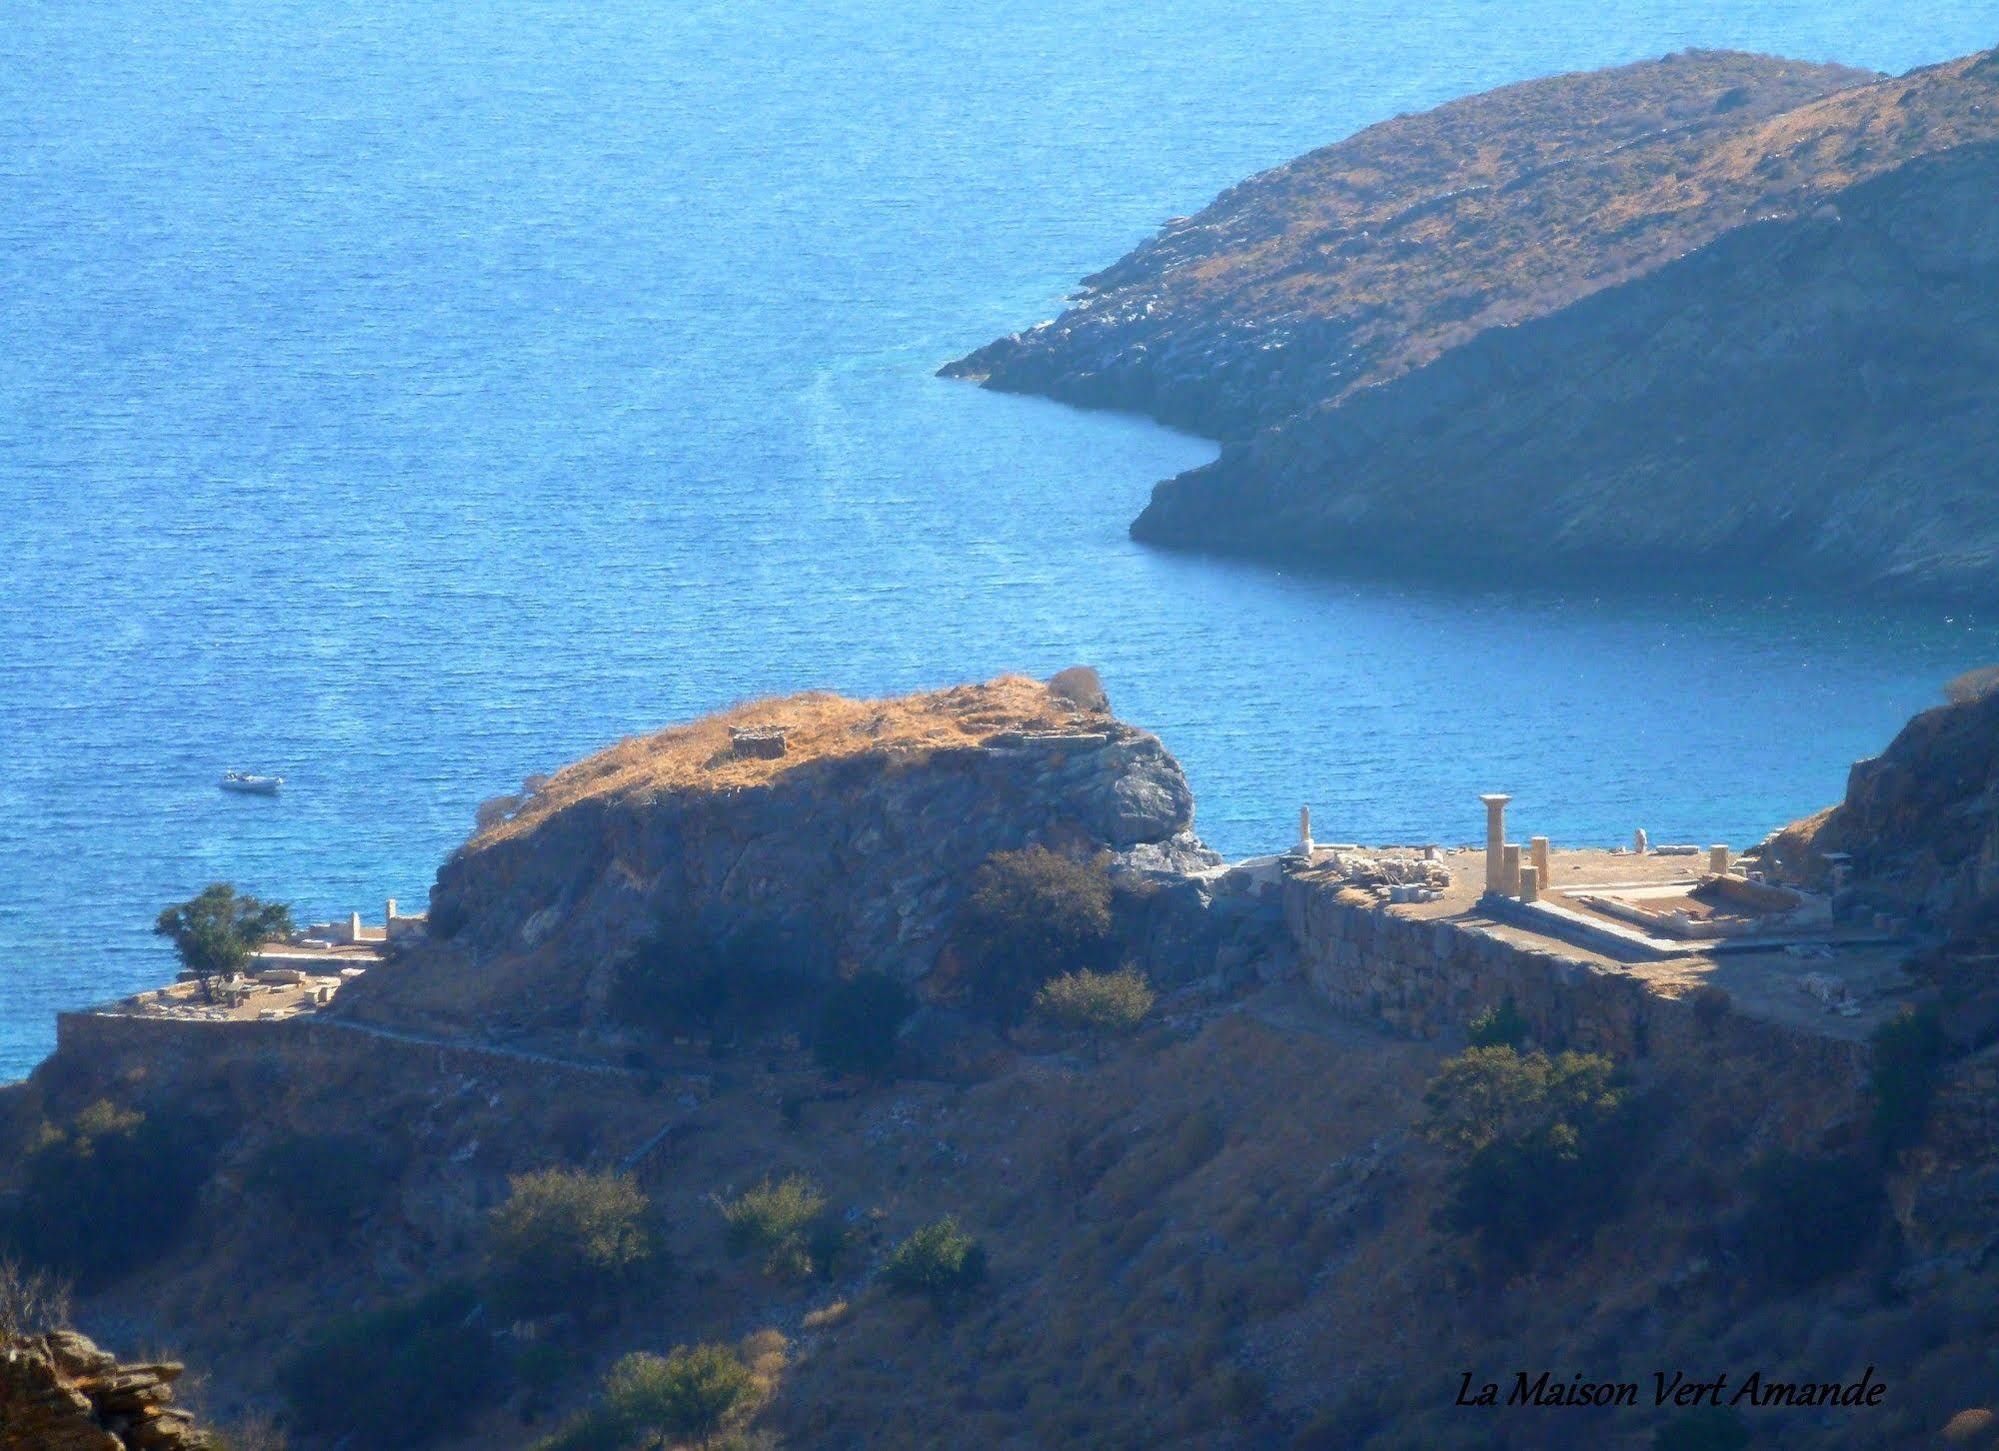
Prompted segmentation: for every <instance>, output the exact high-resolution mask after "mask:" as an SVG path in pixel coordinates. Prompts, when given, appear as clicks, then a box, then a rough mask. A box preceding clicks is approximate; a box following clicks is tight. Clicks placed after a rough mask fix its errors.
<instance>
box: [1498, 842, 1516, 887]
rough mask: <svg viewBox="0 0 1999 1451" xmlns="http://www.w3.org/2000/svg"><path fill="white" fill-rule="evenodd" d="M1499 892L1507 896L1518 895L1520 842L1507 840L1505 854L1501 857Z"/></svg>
mask: <svg viewBox="0 0 1999 1451" xmlns="http://www.w3.org/2000/svg"><path fill="white" fill-rule="evenodd" d="M1501 873H1502V875H1501V878H1500V883H1499V890H1500V892H1501V893H1502V894H1503V895H1505V896H1508V897H1517V896H1519V895H1520V844H1519V843H1518V842H1508V843H1507V844H1506V854H1505V856H1504V857H1502V858H1501Z"/></svg>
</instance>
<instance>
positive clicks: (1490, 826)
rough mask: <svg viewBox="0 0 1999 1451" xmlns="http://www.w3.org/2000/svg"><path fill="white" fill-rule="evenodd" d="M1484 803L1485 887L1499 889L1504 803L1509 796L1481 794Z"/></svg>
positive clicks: (1504, 837) (1480, 798) (1503, 843)
mask: <svg viewBox="0 0 1999 1451" xmlns="http://www.w3.org/2000/svg"><path fill="white" fill-rule="evenodd" d="M1478 799H1479V800H1481V801H1483V802H1484V803H1485V889H1486V890H1487V891H1488V892H1496V891H1498V890H1499V884H1500V882H1501V881H1502V880H1503V879H1504V876H1505V867H1506V863H1505V862H1504V861H1503V860H1502V857H1503V855H1504V853H1505V851H1506V803H1507V802H1509V801H1511V800H1512V799H1513V798H1512V797H1511V796H1481V797H1479V798H1478Z"/></svg>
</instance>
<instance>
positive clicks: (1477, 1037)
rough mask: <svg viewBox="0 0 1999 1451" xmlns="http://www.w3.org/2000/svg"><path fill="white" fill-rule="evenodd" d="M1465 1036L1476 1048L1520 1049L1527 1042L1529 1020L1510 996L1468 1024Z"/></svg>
mask: <svg viewBox="0 0 1999 1451" xmlns="http://www.w3.org/2000/svg"><path fill="white" fill-rule="evenodd" d="M1465 1034H1466V1036H1467V1037H1468V1038H1469V1039H1470V1040H1471V1045H1472V1047H1474V1048H1518V1047H1519V1046H1520V1045H1521V1044H1522V1043H1524V1042H1526V1041H1527V1020H1526V1019H1525V1018H1523V1017H1521V1016H1520V1009H1519V1007H1518V1005H1516V1004H1515V1003H1514V1001H1513V997H1512V995H1511V994H1508V995H1507V996H1506V997H1504V998H1502V999H1500V1001H1499V1003H1498V1005H1497V1006H1495V1007H1490V1008H1487V1009H1486V1010H1485V1011H1484V1012H1482V1013H1480V1014H1479V1015H1478V1016H1477V1017H1475V1018H1473V1019H1472V1020H1471V1022H1469V1023H1468V1024H1466V1025H1465Z"/></svg>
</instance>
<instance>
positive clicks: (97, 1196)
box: [5, 1099, 214, 1283]
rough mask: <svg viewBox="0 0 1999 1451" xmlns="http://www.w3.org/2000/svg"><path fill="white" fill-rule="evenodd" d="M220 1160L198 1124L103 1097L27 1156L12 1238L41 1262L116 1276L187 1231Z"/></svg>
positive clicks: (47, 1133) (79, 1274)
mask: <svg viewBox="0 0 1999 1451" xmlns="http://www.w3.org/2000/svg"><path fill="white" fill-rule="evenodd" d="M213 1156H214V1147H213V1144H212V1142H211V1140H210V1136H209V1135H208V1134H207V1133H206V1132H205V1131H204V1130H203V1129H202V1128H200V1127H199V1126H198V1125H196V1124H193V1123H191V1122H188V1121H185V1120H170V1119H152V1118H148V1117H147V1116H146V1115H145V1114H143V1113H140V1112H138V1111H136V1110H133V1109H127V1108H121V1107H119V1106H118V1105H117V1104H114V1103H112V1102H110V1101H109V1100H108V1099H100V1100H99V1101H97V1102H96V1103H93V1104H91V1105H90V1106H89V1107H87V1108H85V1109H84V1110H83V1111H82V1112H80V1113H78V1114H77V1115H76V1117H75V1118H74V1119H72V1120H71V1121H70V1123H69V1125H68V1127H66V1128H60V1129H58V1128H55V1127H53V1126H50V1127H46V1128H45V1129H44V1130H43V1133H42V1138H41V1141H40V1142H39V1143H37V1144H36V1145H35V1146H34V1147H33V1148H32V1149H30V1150H29V1151H28V1153H27V1154H26V1155H25V1156H24V1158H23V1160H22V1164H21V1174H20V1181H19V1182H20V1190H21V1192H20V1196H19V1200H18V1202H17V1204H16V1206H15V1208H14V1210H13V1213H12V1214H11V1215H10V1216H9V1223H8V1224H7V1226H6V1230H7V1233H6V1236H5V1237H6V1238H7V1239H8V1240H9V1241H10V1242H11V1243H12V1245H13V1246H14V1248H15V1249H16V1250H17V1251H18V1252H19V1254H20V1255H21V1256H22V1257H23V1258H24V1259H27V1260H29V1261H32V1262H33V1263H35V1264H37V1265H41V1266H45V1267H47V1268H50V1269H54V1270H57V1271H60V1272H61V1273H63V1274H66V1275H73V1276H75V1277H76V1278H77V1279H79V1280H83V1281H86V1282H90V1283H102V1282H104V1281H107V1280H110V1279H114V1278H116V1277H117V1276H118V1275H119V1274H122V1273H123V1272H124V1271H125V1270H127V1269H129V1268H131V1267H132V1266H134V1265H137V1264H139V1263H141V1262H142V1261H144V1260H146V1259H148V1258H150V1257H151V1256H153V1255H155V1254H157V1253H158V1252H159V1251H161V1250H162V1249H164V1248H166V1246H167V1245H169V1244H170V1243H172V1242H173V1240H174V1239H175V1238H176V1237H177V1236H178V1235H179V1234H180V1232H181V1230H182V1229H183V1228H184V1227H185V1226H186V1224H187V1222H188V1220H189V1219H190V1217H191V1215H192V1213H193V1209H194V1204H195V1199H196V1196H197V1195H198V1194H199V1193H200V1190H201V1186H202V1185H203V1184H204V1183H205V1182H206V1181H207V1179H208V1171H209V1166H210V1163H211V1161H212V1159H213Z"/></svg>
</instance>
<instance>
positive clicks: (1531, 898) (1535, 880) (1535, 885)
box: [1520, 863, 1541, 902]
mask: <svg viewBox="0 0 1999 1451" xmlns="http://www.w3.org/2000/svg"><path fill="white" fill-rule="evenodd" d="M1520 900H1521V901H1523V902H1538V901H1540V900H1541V871H1540V868H1538V867H1536V866H1534V865H1533V864H1532V863H1529V864H1528V865H1527V866H1524V867H1522V868H1521V869H1520Z"/></svg>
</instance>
